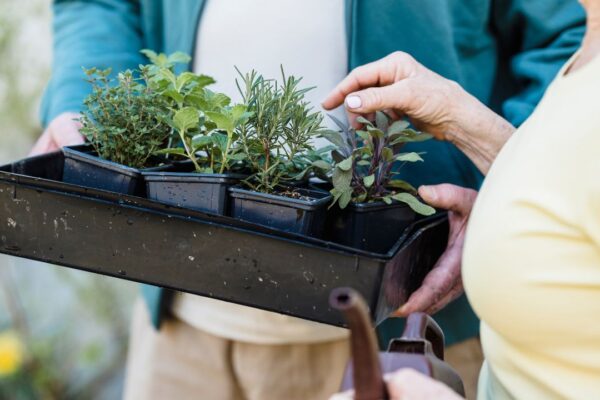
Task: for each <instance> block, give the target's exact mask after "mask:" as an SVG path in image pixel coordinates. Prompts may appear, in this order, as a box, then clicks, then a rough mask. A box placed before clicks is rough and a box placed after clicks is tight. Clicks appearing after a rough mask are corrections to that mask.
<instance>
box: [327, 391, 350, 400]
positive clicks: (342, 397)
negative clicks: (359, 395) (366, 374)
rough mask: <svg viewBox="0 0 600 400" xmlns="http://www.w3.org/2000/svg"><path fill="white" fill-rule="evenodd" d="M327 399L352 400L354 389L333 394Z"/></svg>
mask: <svg viewBox="0 0 600 400" xmlns="http://www.w3.org/2000/svg"><path fill="white" fill-rule="evenodd" d="M329 400H354V390H348V391H346V392H343V393H337V394H334V395H333V396H331V397H330V398H329Z"/></svg>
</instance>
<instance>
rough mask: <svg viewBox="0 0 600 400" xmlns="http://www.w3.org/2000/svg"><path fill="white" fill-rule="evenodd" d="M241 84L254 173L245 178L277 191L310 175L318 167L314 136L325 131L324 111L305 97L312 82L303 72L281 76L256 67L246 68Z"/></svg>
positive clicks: (244, 136) (243, 129)
mask: <svg viewBox="0 0 600 400" xmlns="http://www.w3.org/2000/svg"><path fill="white" fill-rule="evenodd" d="M238 73H239V74H240V77H241V81H238V80H236V84H237V86H238V89H239V91H240V94H241V96H242V98H243V101H244V103H245V104H246V105H247V106H248V111H249V112H250V114H249V117H248V118H247V119H246V121H245V122H244V123H242V124H240V126H239V127H238V129H237V132H238V135H239V141H240V147H241V151H242V153H243V155H244V157H245V161H246V163H247V164H248V165H249V167H250V169H251V171H252V175H251V176H250V177H249V178H248V179H247V180H246V181H245V184H246V185H247V186H248V187H250V188H251V189H253V190H255V191H259V192H265V193H273V192H275V191H277V190H278V189H281V187H282V186H285V185H286V184H289V183H292V182H294V181H296V180H298V179H302V178H304V177H306V176H308V174H309V172H310V171H311V170H312V169H314V166H313V165H312V161H311V160H310V157H312V156H314V152H315V149H314V148H313V146H312V145H311V143H310V142H311V140H312V139H313V138H314V137H316V136H318V135H320V134H321V132H322V131H323V128H322V122H323V116H322V115H321V113H319V112H316V111H313V110H312V109H311V107H310V106H309V103H308V102H307V101H306V100H305V95H306V93H307V92H308V91H310V90H312V88H301V87H300V83H301V78H296V77H294V76H289V77H287V76H286V75H285V72H284V71H283V68H282V69H281V82H279V81H277V80H273V79H265V78H264V77H263V76H262V75H260V74H258V73H257V72H256V71H251V72H249V73H247V74H242V73H241V72H240V71H239V70H238Z"/></svg>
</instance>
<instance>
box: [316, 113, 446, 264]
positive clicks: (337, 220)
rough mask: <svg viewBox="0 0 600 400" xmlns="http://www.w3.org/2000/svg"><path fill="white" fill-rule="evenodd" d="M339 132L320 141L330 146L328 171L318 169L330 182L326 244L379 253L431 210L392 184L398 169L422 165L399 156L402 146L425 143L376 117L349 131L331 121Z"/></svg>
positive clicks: (410, 155) (403, 124)
mask: <svg viewBox="0 0 600 400" xmlns="http://www.w3.org/2000/svg"><path fill="white" fill-rule="evenodd" d="M331 118H332V119H333V120H334V121H335V123H336V124H337V125H338V126H339V128H340V131H338V132H336V131H326V132H323V133H322V135H323V136H324V137H325V138H327V139H328V140H329V141H330V142H332V143H333V144H334V145H335V147H336V149H335V150H334V151H333V152H332V158H333V160H334V162H333V165H332V166H327V163H324V162H323V161H320V162H319V167H321V168H323V169H325V170H326V171H327V170H328V171H327V172H328V173H329V176H330V177H331V182H332V184H333V189H331V194H332V195H333V204H332V206H333V205H334V204H337V205H338V206H339V207H336V208H337V209H336V208H334V209H332V210H331V211H332V212H331V214H330V218H329V222H328V225H329V226H328V228H329V233H330V235H331V240H332V241H334V242H338V243H341V244H344V245H348V246H351V247H354V248H359V249H365V250H368V251H372V252H376V253H385V252H387V251H389V250H390V248H391V247H392V246H393V244H394V243H395V242H396V241H397V240H398V238H399V237H400V235H401V233H402V232H403V230H404V229H405V228H406V227H407V226H408V225H409V224H410V223H412V222H414V221H415V219H416V218H417V217H418V216H427V215H432V214H434V213H435V212H436V210H435V209H434V208H432V207H430V206H428V205H426V204H424V203H422V202H421V201H420V200H419V199H418V197H417V191H416V189H415V188H414V187H413V186H412V185H410V184H409V183H408V182H406V181H404V180H401V179H398V176H399V173H400V171H401V168H402V165H403V164H404V163H413V162H422V161H423V159H422V157H421V154H419V153H415V152H403V147H404V145H405V144H406V143H410V142H421V141H424V140H429V139H431V135H429V134H426V133H421V132H418V131H415V130H413V129H411V128H410V127H409V123H408V122H407V121H404V120H398V121H392V120H391V119H390V118H389V117H388V116H387V115H386V114H385V113H383V112H377V113H376V115H375V120H374V121H369V120H367V119H365V118H363V117H359V118H358V120H357V122H359V123H361V124H363V129H360V130H355V129H353V128H350V127H348V126H346V125H345V124H343V123H342V122H340V121H339V120H337V119H335V118H334V117H331Z"/></svg>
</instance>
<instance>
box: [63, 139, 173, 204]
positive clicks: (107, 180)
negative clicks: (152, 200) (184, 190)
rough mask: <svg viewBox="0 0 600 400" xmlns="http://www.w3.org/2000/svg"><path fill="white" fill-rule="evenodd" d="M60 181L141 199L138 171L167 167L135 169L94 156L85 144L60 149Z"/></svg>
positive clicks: (140, 175)
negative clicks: (62, 159)
mask: <svg viewBox="0 0 600 400" xmlns="http://www.w3.org/2000/svg"><path fill="white" fill-rule="evenodd" d="M63 154H64V166H63V176H62V181H63V182H65V183H71V184H74V185H78V186H83V187H88V188H94V189H101V190H107V191H109V192H115V193H122V194H129V195H135V196H140V197H143V196H144V195H145V188H144V180H143V177H142V174H141V172H142V171H156V170H162V169H165V168H167V167H168V165H162V166H158V167H154V168H145V169H142V170H140V169H137V168H131V167H127V166H125V165H121V164H118V163H115V162H112V161H108V160H104V159H102V158H100V157H97V156H96V155H95V152H94V150H93V149H92V147H91V146H89V145H80V146H68V147H64V148H63Z"/></svg>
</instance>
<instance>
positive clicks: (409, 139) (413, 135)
mask: <svg viewBox="0 0 600 400" xmlns="http://www.w3.org/2000/svg"><path fill="white" fill-rule="evenodd" d="M431 138H433V136H432V135H430V134H428V133H419V132H417V131H414V130H412V129H407V130H405V131H404V132H403V133H402V134H401V136H399V137H397V138H396V139H394V140H393V141H392V142H391V143H390V145H392V146H393V145H396V144H400V143H416V142H424V141H426V140H429V139H431Z"/></svg>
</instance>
